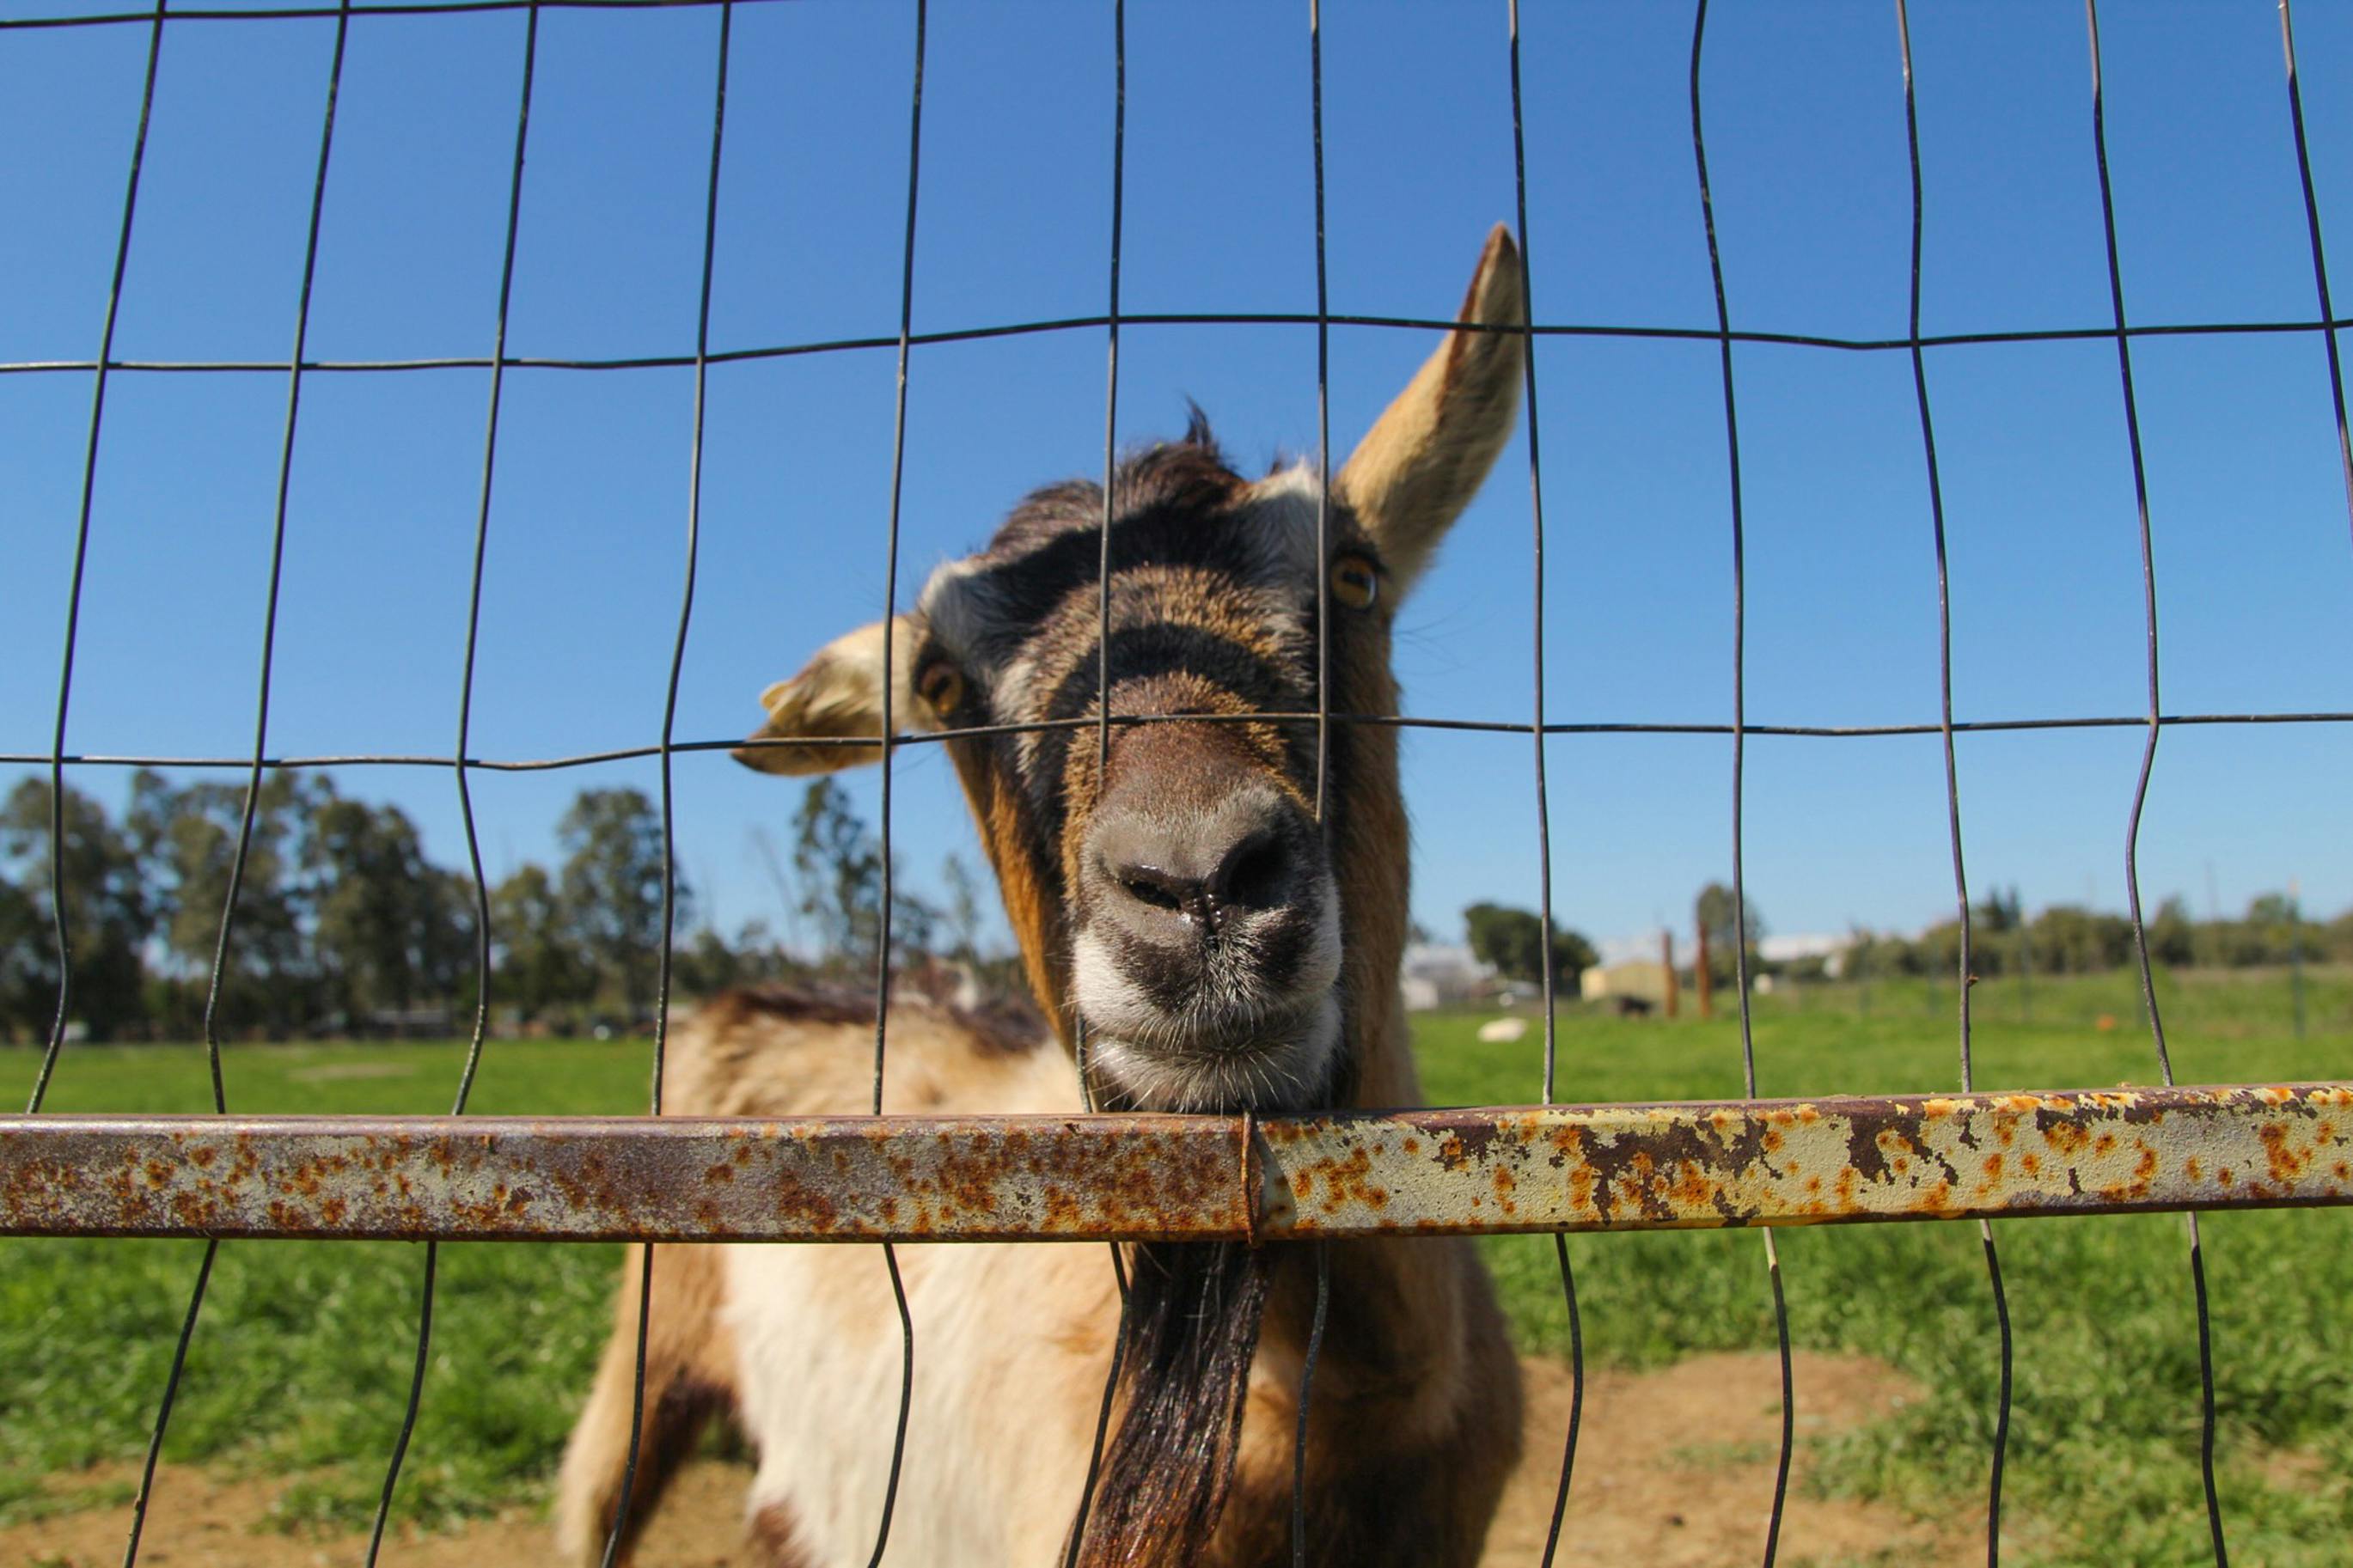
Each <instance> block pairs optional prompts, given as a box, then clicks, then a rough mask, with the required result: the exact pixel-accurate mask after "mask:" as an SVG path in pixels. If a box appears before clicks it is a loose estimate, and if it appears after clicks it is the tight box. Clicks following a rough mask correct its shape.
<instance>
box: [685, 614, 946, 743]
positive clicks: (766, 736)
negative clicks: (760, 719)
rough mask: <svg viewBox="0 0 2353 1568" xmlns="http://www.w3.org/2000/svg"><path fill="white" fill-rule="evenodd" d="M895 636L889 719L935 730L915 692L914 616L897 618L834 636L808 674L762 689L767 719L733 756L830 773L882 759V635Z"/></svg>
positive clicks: (917, 637) (918, 640)
mask: <svg viewBox="0 0 2353 1568" xmlns="http://www.w3.org/2000/svg"><path fill="white" fill-rule="evenodd" d="M886 629H887V630H888V632H889V634H890V639H891V684H892V688H893V692H892V699H891V721H892V724H893V725H894V726H895V727H897V728H899V729H902V730H933V729H936V728H938V727H939V717H938V715H937V714H935V713H934V712H933V711H932V708H931V705H930V704H929V703H926V702H924V701H923V700H921V699H920V698H918V697H917V696H916V695H915V679H914V674H915V672H914V663H915V651H916V649H917V647H920V646H921V644H922V642H923V635H922V628H921V627H920V626H918V625H917V624H916V622H915V621H914V619H913V617H912V616H892V618H891V619H890V620H888V621H876V622H874V623H873V624H872V625H871V626H860V627H859V628H858V629H857V630H856V631H854V632H851V633H850V634H849V636H847V637H836V638H835V639H834V640H833V641H831V642H829V643H828V644H826V645H825V647H821V648H819V649H818V654H817V657H816V658H812V659H810V660H809V661H808V664H807V667H806V668H803V669H802V671H801V672H800V673H799V674H798V675H796V676H794V677H793V678H792V679H790V680H779V681H778V682H776V684H775V685H774V686H771V687H769V688H768V689H766V690H765V691H763V692H762V693H760V706H761V707H763V708H765V709H766V710H768V721H767V722H766V723H765V724H763V725H761V726H760V727H759V728H758V729H757V730H754V731H752V733H751V736H750V737H749V739H748V740H747V742H746V743H745V744H744V745H741V746H738V747H737V748H735V750H734V751H733V752H730V753H729V754H730V755H732V756H733V758H734V759H735V760H736V761H737V762H739V763H743V764H744V766H745V767H747V768H757V769H759V770H760V771H761V772H762V773H795V774H798V773H839V771H840V770H841V769H843V768H849V767H856V766H859V765H860V764H861V763H875V762H880V761H881V760H882V748H881V744H880V743H879V742H880V741H881V735H882V650H883V636H884V633H885V631H886ZM837 736H839V737H845V738H847V737H857V738H860V739H863V740H865V741H866V742H869V743H868V744H865V745H844V744H839V743H835V744H831V745H824V744H819V745H790V744H782V743H779V742H786V741H799V740H816V741H825V740H828V739H831V738H833V737H837Z"/></svg>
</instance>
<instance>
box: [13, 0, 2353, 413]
mask: <svg viewBox="0 0 2353 1568" xmlns="http://www.w3.org/2000/svg"><path fill="white" fill-rule="evenodd" d="M711 3H712V4H716V3H717V0H711ZM1319 324H1320V325H1324V326H1333V327H1385V328H1394V329H1399V330H1407V331H1427V332H1452V331H1470V332H1494V333H1499V334H1507V335H1510V336H1514V337H1531V338H1617V339H1632V340H1637V341H1654V342H1694V343H1715V342H1724V341H1725V339H1727V338H1728V339H1729V340H1730V341H1731V342H1736V343H1758V344H1778V345H1780V346H1783V347H1787V348H1811V349H1832V350H1839V351H1842V352H1846V353H1911V352H1912V351H1913V350H1915V349H1949V348H1968V347H1978V346H1985V345H1989V344H1996V343H2066V342H2112V341H2114V340H2115V339H2116V338H2118V337H2124V338H2127V339H2140V338H2180V337H2262V336H2269V335H2274V334H2278V333H2283V332H2289V333H2293V332H2312V333H2320V334H2327V333H2333V332H2340V331H2345V330H2347V329H2348V328H2353V319H2339V318H2336V317H2330V316H2323V317H2317V318H2314V319H2311V320H2289V321H2174V322H2162V323H2157V324H2146V323H2144V324H2137V325H2130V326H2126V327H2125V328H2124V329H2122V330H2121V331H2119V330H2118V329H2117V328H2115V327H2045V328H2021V329H2016V330H2011V331H1979V332H1931V333H1926V334H1923V335H1920V336H1917V337H1912V336H1906V337H1900V338H1854V337H1839V336H1835V335H1827V334H1821V333H1814V332H1770V331H1757V330H1755V329H1753V328H1737V329H1733V330H1731V331H1727V332H1715V331H1709V330H1708V329H1706V328H1704V327H1662V326H1627V325H1610V324H1604V323H1598V322H1565V321H1564V322H1535V323H1532V324H1526V325H1521V326H1499V325H1495V324H1493V323H1491V322H1461V321H1447V320H1443V319H1440V318H1439V317H1435V316H1372V315H1356V314H1352V313H1349V312H1347V311H1334V312H1333V313H1332V314H1331V315H1329V316H1326V317H1321V318H1319V317H1317V316H1314V315H1312V314H1309V313H1306V312H1303V311H1296V310H1261V311H1247V310H1242V311H1234V310H1224V311H1219V310H1200V311H1183V310H1162V311H1150V312H1129V313H1125V314H1121V315H1116V316H1114V315H1096V316H1055V317H1050V318H1046V319H1044V320H1039V321H1015V322H1007V323H1003V324H1000V325H994V326H982V327H954V328H946V329H942V330H939V331H929V332H914V333H911V334H910V335H909V337H908V340H907V342H908V345H909V346H910V347H912V348H922V347H925V346H928V345H931V344H934V343H966V342H980V341H983V340H985V339H989V338H1018V337H1029V336H1034V335H1037V334H1039V333H1048V332H1076V331H1103V329H1104V328H1106V327H1111V326H1113V325H1117V326H1124V327H1314V326H1317V325H1319ZM898 346H899V340H898V338H897V337H896V336H890V337H860V338H825V339H818V340H814V341H811V342H798V343H776V344H768V345H765V346H761V347H754V348H740V349H714V350H712V353H710V354H709V355H708V356H707V357H706V359H705V360H704V362H703V363H707V364H712V365H722V364H743V363H749V362H752V361H757V360H773V359H794V358H797V357H799V356H802V355H805V354H828V353H856V352H858V351H860V350H896V349H897V348H898ZM100 363H101V362H100V361H98V360H61V359H40V360H7V361H0V374H17V375H26V374H50V373H66V372H76V371H79V372H82V373H84V374H87V373H89V372H90V371H94V370H96V369H98V368H99V366H100ZM103 363H104V364H105V367H106V368H107V369H108V370H110V371H124V372H137V373H142V374H206V375H220V374H237V373H244V374H277V375H283V374H286V373H287V372H288V371H289V370H290V369H291V368H293V367H292V366H291V365H290V364H289V363H288V362H286V361H284V360H153V359H110V360H107V361H105V362H103ZM694 364H695V356H694V355H693V354H692V353H670V354H635V355H625V356H621V357H617V358H565V357H550V356H545V355H534V354H511V355H506V356H503V357H495V356H491V355H475V354H451V355H443V356H427V357H422V358H410V359H338V360H310V361H306V362H304V363H302V366H301V368H302V370H303V371H304V372H305V373H306V374H307V373H311V372H318V373H322V374H360V373H372V372H399V371H431V370H489V369H491V368H492V367H493V366H501V367H503V368H505V369H508V370H547V371H592V372H593V371H631V370H687V369H691V368H692V367H693V366H694Z"/></svg>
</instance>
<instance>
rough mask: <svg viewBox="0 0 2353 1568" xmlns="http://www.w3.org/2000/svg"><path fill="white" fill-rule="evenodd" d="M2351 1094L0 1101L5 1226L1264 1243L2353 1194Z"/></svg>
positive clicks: (2346, 1198) (2313, 1087)
mask: <svg viewBox="0 0 2353 1568" xmlns="http://www.w3.org/2000/svg"><path fill="white" fill-rule="evenodd" d="M2348 1113H2353V1086H2348V1085H2345V1084H2337V1083H2307V1084H2280V1085H2264V1086H2234V1087H2224V1088H2212V1089H2123V1090H2113V1089H2109V1090H2089V1089H2086V1090H2063V1091H2058V1092H2052V1093H2042V1094H1998V1095H1932V1096H1895V1097H1891V1098H1869V1099H1866V1098H1837V1099H1825V1100H1804V1101H1798V1100H1758V1101H1748V1102H1729V1103H1681V1104H1663V1105H1601V1106H1580V1107H1557V1106H1556V1107H1545V1108H1538V1107H1526V1106H1522V1107H1505V1108H1501V1109H1493V1110H1413V1111H1398V1112H1349V1113H1346V1114H1335V1115H1331V1116H1320V1117H1287V1118H1272V1119H1252V1120H1247V1121H1246V1120H1245V1119H1244V1118H1241V1117H1239V1116H1070V1117H892V1118H875V1117H862V1116H846V1117H823V1118H809V1119H802V1120H796V1121H723V1120H704V1119H693V1118H685V1117H660V1118H649V1117H636V1118H612V1119H598V1118H552V1119H542V1120H528V1119H515V1118H491V1117H468V1118H464V1119H451V1118H446V1117H408V1118H400V1117H375V1118H365V1117H181V1118H162V1117H68V1116H44V1117H0V1234H5V1235H14V1236H75V1235H79V1236H216V1237H325V1238H343V1239H365V1238H407V1239H423V1238H427V1237H435V1238H440V1239H444V1240H464V1239H474V1240H492V1239H512V1240H602V1239H616V1238H638V1239H647V1240H660V1241H681V1240H697V1241H725V1240H754V1239H758V1240H799V1241H840V1240H885V1239H888V1240H900V1241H925V1240H938V1241H989V1240H1009V1239H1020V1238H1035V1239H1040V1240H1080V1239H1096V1240H1100V1239H1103V1238H1107V1237H1108V1238H1124V1239H1155V1240H1210V1239H1229V1240H1244V1239H1256V1240H1261V1241H1264V1240H1278V1239H1281V1238H1282V1237H1303V1236H1318V1237H1351V1236H1372V1235H1382V1234H1390V1233H1397V1232H1422V1233H1473V1232H1498V1231H1554V1230H1637V1229H1659V1228H1672V1227H1693V1226H1746V1225H1802V1224H1810V1223H1817V1222H1834V1221H1864V1220H1889V1219H1934V1218H1952V1217H1960V1216H1978V1215H2052V1214H2067V1213H2084V1212H2097V1211H2112V1212H2113V1211H2131V1210H2147V1209H2196V1208H2216V1207H2263V1206H2277V1205H2308V1204H2344V1203H2348V1202H2353V1171H2348V1159H2347V1155H2348V1144H2347V1138H2346V1134H2345V1131H2344V1129H2345V1128H2346V1127H2347V1126H2348V1125H2353V1122H2348Z"/></svg>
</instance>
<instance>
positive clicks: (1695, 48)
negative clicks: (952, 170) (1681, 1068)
mask: <svg viewBox="0 0 2353 1568" xmlns="http://www.w3.org/2000/svg"><path fill="white" fill-rule="evenodd" d="M1706 42H1707V0H1699V4H1698V5H1697V6H1696V7H1695V8H1694V15H1693V19H1692V46H1691V121H1692V161H1693V163H1694V165H1695V167H1696V169H1697V172H1698V175H1699V206H1700V221H1701V224H1702V226H1704V228H1705V229H1706V231H1707V268H1708V275H1709V277H1710V279H1712V280H1713V282H1714V283H1715V339H1716V352H1717V355H1718V363H1719V366H1720V368H1721V373H1722V378H1723V382H1724V441H1725V470H1726V477H1727V478H1728V479H1729V480H1730V486H1731V503H1732V504H1731V514H1732V955H1733V979H1734V983H1735V984H1736V985H1737V986H1738V988H1739V992H1740V1071H1741V1082H1742V1084H1743V1085H1744V1092H1745V1093H1746V1096H1747V1098H1749V1099H1750V1100H1754V1099H1756V1098H1757V1041H1756V1037H1755V1033H1754V1030H1753V1029H1752V1027H1751V1020H1750V1016H1749V995H1748V901H1747V887H1746V882H1745V881H1744V879H1743V876H1742V859H1743V857H1742V854H1741V827H1742V817H1743V815H1744V812H1743V803H1744V792H1743V787H1742V785H1743V770H1744V768H1745V766H1746V761H1747V739H1748V737H1747V721H1748V707H1747V705H1748V661H1747V626H1746V623H1747V603H1748V600H1747V580H1746V563H1745V550H1744V537H1743V528H1742V521H1743V519H1742V512H1741V500H1740V414H1739V407H1738V405H1737V403H1736V401H1735V399H1734V395H1733V380H1732V312H1731V310H1730V308H1729V306H1727V305H1726V303H1725V292H1724V256H1723V252H1722V249H1721V247H1719V246H1718V245H1717V243H1716V236H1715V200H1714V198H1713V197H1712V196H1711V195H1710V194H1709V191H1708V184H1707V132H1706V129H1705V126H1704V122H1703V121H1702V118H1701V113H1700V62H1701V58H1702V57H1703V55H1704V50H1705V47H1706ZM1763 1236H1764V1240H1765V1278H1766V1282H1767V1284H1768V1285H1769V1286H1770V1287H1771V1289H1772V1294H1773V1330H1774V1337H1775V1339H1776V1340H1777V1342H1778V1346H1779V1351H1780V1357H1781V1446H1780V1458H1779V1460H1778V1463H1777V1464H1776V1465H1775V1467H1774V1472H1773V1510H1772V1513H1771V1514H1770V1515H1769V1516H1768V1518H1767V1521H1766V1526H1765V1568H1773V1561H1774V1558H1775V1557H1776V1556H1777V1555H1778V1552H1779V1551H1780V1542H1781V1516H1782V1510H1784V1509H1785V1508H1786V1507H1787V1505H1788V1495H1789V1457H1790V1453H1791V1450H1792V1447H1793V1445H1794V1443H1795V1441H1796V1438H1797V1424H1796V1423H1797V1413H1796V1410H1795V1408H1794V1405H1795V1399H1796V1392H1797V1391H1796V1386H1795V1385H1796V1378H1795V1377H1794V1375H1793V1373H1792V1371H1791V1368H1790V1364H1789V1307H1788V1300H1786V1299H1785V1297H1784V1296H1783V1294H1782V1289H1781V1252H1780V1248H1779V1247H1778V1245H1777V1244H1776V1243H1775V1241H1774V1239H1773V1233H1772V1232H1771V1231H1770V1230H1767V1231H1765V1232H1764V1233H1763Z"/></svg>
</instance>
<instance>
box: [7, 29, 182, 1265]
mask: <svg viewBox="0 0 2353 1568" xmlns="http://www.w3.org/2000/svg"><path fill="white" fill-rule="evenodd" d="M167 4H169V0H155V16H154V19H153V21H152V22H150V23H149V24H148V27H147V72H146V76H145V78H144V79H143V80H142V84H141V87H140V89H139V129H138V131H137V132H136V133H135V134H134V135H133V136H132V140H131V173H130V174H129V175H128V176H126V177H125V178H124V180H123V183H122V224H121V227H120V228H119V229H118V230H117V231H116V233H115V238H114V275H113V279H112V280H111V283H110V284H109V285H108V288H107V290H106V325H105V326H104V327H103V328H102V329H100V332H99V339H98V342H99V348H98V369H97V371H96V372H95V373H94V374H93V375H92V376H91V379H90V438H89V439H88V441H87V442H85V443H84V445H83V447H82V458H81V504H80V507H79V510H78V512H77V515H76V517H75V520H74V551H73V570H72V573H71V575H70V576H69V578H68V579H67V586H66V636H65V651H64V652H63V653H62V654H61V655H60V656H59V657H58V707H57V727H56V729H55V730H54V731H52V732H51V735H50V742H49V923H50V925H51V926H52V928H53V932H52V934H53V935H54V937H55V938H56V942H57V949H58V1010H57V1015H56V1016H55V1017H54V1018H53V1019H52V1020H51V1022H50V1024H49V1040H48V1045H47V1048H46V1049H44V1050H43V1051H42V1053H41V1066H40V1068H39V1070H38V1071H37V1073H36V1074H35V1075H34V1078H33V1092H32V1095H31V1096H30V1098H29V1099H27V1100H26V1103H25V1114H26V1115H27V1116H32V1115H37V1114H38V1113H39V1111H40V1109H41V1101H42V1100H46V1099H47V1098H48V1092H49V1075H50V1074H51V1073H53V1072H55V1071H56V1070H57V1066H58V1052H59V1051H61V1050H63V1049H64V1048H65V1043H66V1019H67V1017H68V1016H69V1013H70V1012H71V1010H72V1006H73V942H72V939H71V937H69V935H68V934H67V931H66V807H65V802H66V763H65V758H66V716H67V713H68V712H69V710H70V709H71V707H72V703H73V673H74V652H75V645H76V641H77V639H78V637H79V633H80V629H81V582H82V569H83V567H84V566H85V565H86V564H87V563H89V560H90V498H91V495H92V493H93V492H94V490H95V489H96V487H97V480H98V438H99V432H100V430H101V429H102V428H103V427H104V426H105V423H106V372H107V367H108V365H109V364H110V363H111V361H112V360H113V358H114V319H115V316H116V315H117V313H118V312H119V311H120V310H121V305H122V279H123V276H124V273H125V271H126V270H127V269H128V268H129V267H130V265H131V225H132V218H133V217H134V216H137V214H138V211H139V172H140V169H141V167H142V165H143V164H144V163H145V162H146V158H147V125H148V121H149V120H150V119H151V118H152V116H153V110H154V108H155V67H156V64H157V62H158V61H159V60H160V59H161V58H162V56H163V52H164V6H165V5H167ZM207 1262H209V1259H207Z"/></svg>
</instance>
